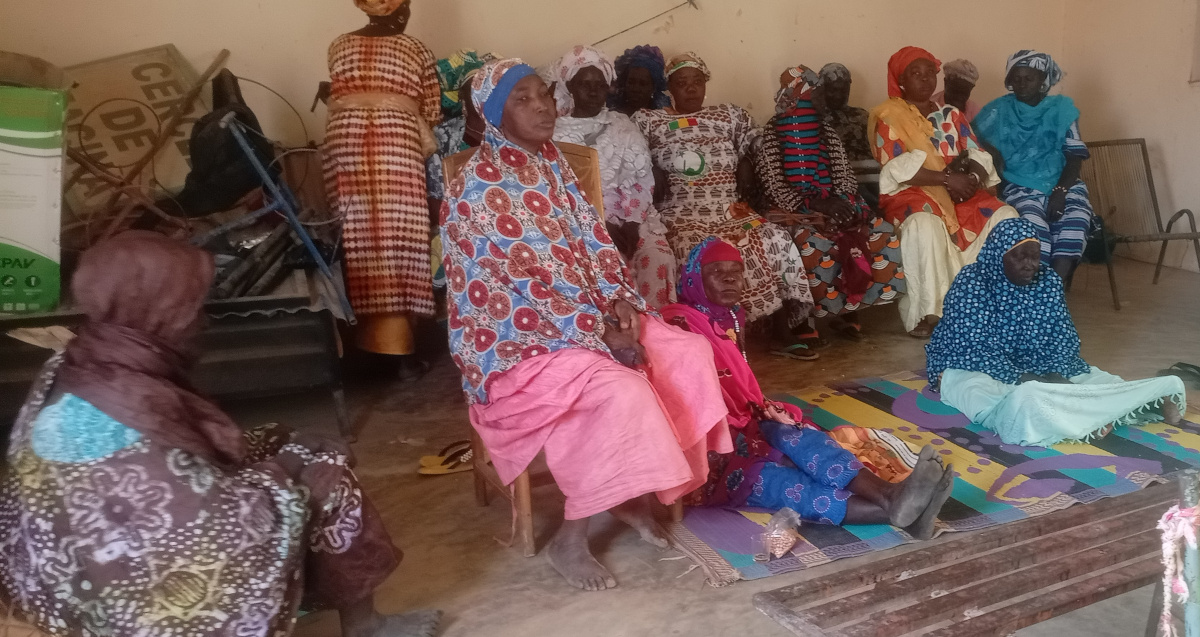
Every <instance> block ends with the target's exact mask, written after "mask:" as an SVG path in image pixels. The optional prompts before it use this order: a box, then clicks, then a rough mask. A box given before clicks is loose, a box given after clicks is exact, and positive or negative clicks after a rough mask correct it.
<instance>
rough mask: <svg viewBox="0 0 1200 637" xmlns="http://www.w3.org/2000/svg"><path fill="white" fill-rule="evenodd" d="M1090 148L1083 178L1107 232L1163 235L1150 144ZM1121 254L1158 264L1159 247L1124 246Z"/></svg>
mask: <svg viewBox="0 0 1200 637" xmlns="http://www.w3.org/2000/svg"><path fill="white" fill-rule="evenodd" d="M1087 147H1088V151H1090V152H1091V155H1092V156H1091V159H1089V160H1087V161H1085V162H1083V169H1082V170H1081V171H1080V177H1081V178H1082V179H1083V181H1084V183H1086V184H1087V187H1088V193H1089V194H1090V196H1091V201H1092V209H1093V210H1095V211H1096V214H1098V215H1100V216H1101V217H1102V218H1103V219H1104V223H1105V229H1106V230H1107V232H1108V233H1109V234H1111V235H1113V236H1116V237H1121V236H1133V235H1149V234H1156V233H1161V232H1162V231H1163V222H1162V217H1160V216H1159V210H1158V195H1157V193H1156V192H1155V190H1154V175H1153V174H1152V173H1151V169H1150V155H1149V153H1148V152H1147V151H1146V140H1145V139H1141V138H1138V139H1114V140H1109V141H1102V142H1088V144H1087ZM1118 253H1119V254H1121V255H1122V256H1127V257H1131V258H1134V259H1137V260H1139V261H1149V262H1154V261H1156V260H1157V258H1158V244H1151V243H1134V244H1121V245H1120V246H1119V249H1118Z"/></svg>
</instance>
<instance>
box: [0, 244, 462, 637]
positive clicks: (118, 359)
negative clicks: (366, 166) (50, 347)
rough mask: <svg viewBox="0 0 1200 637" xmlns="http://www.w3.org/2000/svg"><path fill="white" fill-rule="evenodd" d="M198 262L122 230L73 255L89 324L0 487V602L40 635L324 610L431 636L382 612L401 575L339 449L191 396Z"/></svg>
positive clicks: (160, 631)
mask: <svg viewBox="0 0 1200 637" xmlns="http://www.w3.org/2000/svg"><path fill="white" fill-rule="evenodd" d="M212 278H213V262H212V257H211V255H209V254H208V253H207V252H203V251H201V250H199V249H197V248H193V247H190V246H187V245H185V244H182V243H178V242H175V241H173V240H171V239H168V238H166V237H164V236H162V235H159V234H155V233H151V232H136V231H135V232H128V233H125V234H122V235H120V236H118V237H116V238H114V239H111V240H108V241H106V242H104V243H101V244H99V245H97V246H96V247H94V248H92V249H91V250H89V251H88V252H86V253H85V254H84V255H83V258H82V259H81V261H80V264H79V269H78V271H77V272H76V274H75V277H74V279H73V281H72V292H73V295H74V298H75V300H76V302H77V303H78V305H79V307H80V309H82V310H83V312H85V313H86V314H87V317H88V320H87V322H86V323H85V324H84V325H83V327H81V328H80V329H79V335H78V336H77V337H76V338H75V339H74V340H73V341H71V343H70V344H69V345H68V346H67V348H66V351H65V352H63V353H62V354H60V355H56V356H55V357H53V358H52V359H51V360H50V362H49V363H47V364H46V367H45V369H44V371H43V373H42V376H41V378H40V379H39V380H38V382H37V383H36V384H35V386H34V388H33V391H32V392H31V394H30V396H29V399H28V400H27V401H26V403H25V406H24V407H23V408H22V409H21V414H20V416H19V417H18V418H17V422H16V424H15V426H14V427H13V431H12V439H11V441H10V443H9V450H8V466H7V471H6V473H5V475H4V477H3V479H2V480H0V592H2V593H3V595H4V597H5V601H7V602H9V603H11V604H12V605H13V606H15V607H16V608H17V609H19V610H20V611H21V612H22V613H23V614H24V616H25V617H26V618H27V619H28V620H30V621H31V622H34V623H36V624H37V625H38V626H39V627H40V628H41V629H42V630H45V631H47V632H49V633H51V634H53V635H110V636H113V637H133V636H134V635H164V636H165V635H179V636H184V635H261V636H263V637H266V636H275V635H286V634H288V633H289V632H291V627H292V622H293V621H294V620H295V616H296V610H297V608H298V607H299V606H300V605H301V602H303V605H304V607H306V608H313V609H318V608H336V609H337V610H338V611H339V612H340V614H341V622H342V634H343V635H347V636H352V637H374V636H375V635H405V636H411V637H423V636H429V635H432V634H434V632H435V631H436V629H437V623H438V620H439V619H440V613H436V612H420V613H411V614H408V615H392V616H383V615H379V614H378V613H376V612H375V608H374V600H373V591H374V590H375V588H376V587H377V586H378V585H379V584H381V583H383V581H384V580H385V579H387V577H388V575H389V574H391V572H392V571H393V570H394V569H395V568H396V565H397V564H398V563H399V559H400V551H398V550H397V549H396V548H395V547H393V546H392V543H391V540H390V538H389V537H388V534H387V531H386V530H385V529H384V528H383V522H382V520H381V519H380V518H379V514H378V513H376V511H375V508H374V507H373V506H371V503H370V501H369V500H367V499H366V497H365V496H364V494H363V492H362V490H361V489H360V488H359V486H358V481H357V480H356V479H355V477H354V474H353V473H352V472H351V471H350V468H349V466H348V459H347V455H348V451H346V450H345V448H344V447H343V446H342V445H341V444H340V443H338V442H334V441H326V440H323V439H321V438H318V437H314V436H305V435H303V434H295V433H292V432H289V431H288V430H286V429H284V428H282V427H279V426H269V427H264V428H259V429H255V430H253V431H250V432H248V433H245V434H243V432H242V431H241V429H240V428H239V427H238V425H237V424H235V423H234V422H233V421H232V420H231V419H230V418H229V417H228V416H227V415H225V414H224V413H223V412H222V411H221V410H220V408H218V407H217V406H216V405H215V404H213V403H211V402H209V401H208V400H206V399H204V398H202V397H201V396H199V395H197V394H196V393H195V391H194V390H193V389H192V388H191V387H190V385H189V384H188V382H187V380H186V375H187V371H188V367H190V365H191V363H192V362H193V361H194V360H195V355H196V351H195V349H194V348H193V344H194V342H195V340H196V337H197V336H198V335H199V333H200V330H201V328H202V327H203V325H204V314H203V310H202V308H203V305H204V300H205V298H206V297H207V296H208V290H209V287H210V285H211V283H212Z"/></svg>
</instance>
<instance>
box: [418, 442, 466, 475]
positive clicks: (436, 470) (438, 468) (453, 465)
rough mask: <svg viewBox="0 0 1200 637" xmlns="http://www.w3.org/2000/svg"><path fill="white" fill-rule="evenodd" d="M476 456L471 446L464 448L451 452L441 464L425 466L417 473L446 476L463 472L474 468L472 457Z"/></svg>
mask: <svg viewBox="0 0 1200 637" xmlns="http://www.w3.org/2000/svg"><path fill="white" fill-rule="evenodd" d="M474 457H475V452H474V450H472V449H471V448H470V447H467V448H466V449H462V450H460V451H457V452H455V453H452V454H450V455H449V456H447V457H446V459H445V460H443V461H442V462H441V463H440V464H436V465H433V466H432V467H430V466H423V467H421V468H420V469H417V473H419V474H421V475H423V476H444V475H449V474H451V473H463V472H465V471H470V470H471V469H473V468H474V466H473V465H472V464H471V459H472V458H474Z"/></svg>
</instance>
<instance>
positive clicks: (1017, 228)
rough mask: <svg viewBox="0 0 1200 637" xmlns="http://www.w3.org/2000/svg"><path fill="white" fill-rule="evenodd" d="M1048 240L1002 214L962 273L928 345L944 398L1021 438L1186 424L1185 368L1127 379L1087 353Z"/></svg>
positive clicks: (1084, 436) (1030, 441)
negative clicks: (1043, 254) (1049, 260)
mask: <svg viewBox="0 0 1200 637" xmlns="http://www.w3.org/2000/svg"><path fill="white" fill-rule="evenodd" d="M1039 243H1040V242H1039V240H1038V231H1037V228H1036V227H1035V226H1034V225H1033V224H1032V223H1030V222H1029V221H1027V220H1025V219H1006V220H1004V221H1001V222H1000V223H999V224H997V225H996V227H995V229H994V230H992V233H991V234H990V235H988V238H987V243H985V244H984V246H983V249H982V250H980V252H979V259H978V260H977V261H976V262H975V263H973V264H971V265H968V266H966V267H965V268H963V269H962V271H961V272H959V274H958V277H957V278H955V279H954V285H952V286H951V287H950V292H949V293H948V294H947V295H946V300H945V314H944V315H943V316H942V320H941V322H940V323H938V326H937V328H936V329H935V330H934V332H933V338H932V339H931V340H930V342H929V345H927V346H926V348H925V353H926V356H927V358H928V360H927V362H928V368H929V383H930V385H931V386H932V387H933V389H935V390H936V389H939V388H940V390H941V394H942V402H944V403H946V404H948V405H950V406H951V407H954V408H955V409H958V410H959V411H961V412H963V413H964V414H966V416H967V417H968V418H970V419H971V420H972V421H973V422H976V423H978V424H980V425H982V426H984V427H986V428H988V429H991V430H992V431H995V432H996V433H997V434H999V436H1000V438H1001V439H1002V440H1003V441H1004V442H1006V443H1009V444H1015V445H1033V446H1049V445H1054V444H1057V443H1060V442H1073V441H1085V440H1088V439H1090V438H1094V437H1100V436H1104V435H1107V434H1108V433H1109V432H1111V431H1112V430H1113V428H1114V427H1116V426H1120V425H1136V424H1141V423H1146V422H1158V421H1160V420H1165V421H1166V422H1167V423H1169V424H1175V423H1178V422H1179V420H1180V418H1181V415H1182V414H1183V412H1184V410H1185V409H1186V402H1185V401H1186V398H1185V392H1184V386H1183V381H1182V380H1180V379H1179V378H1178V377H1176V376H1164V377H1160V378H1148V379H1145V380H1137V381H1129V382H1126V381H1124V380H1122V379H1121V378H1120V377H1117V376H1114V375H1112V374H1109V373H1107V372H1103V371H1101V370H1099V369H1097V368H1095V367H1091V366H1089V365H1088V364H1087V363H1085V362H1084V361H1083V359H1082V358H1080V356H1079V334H1078V333H1077V332H1076V331H1075V323H1074V322H1073V321H1072V320H1071V314H1070V312H1069V311H1068V310H1067V304H1066V299H1065V297H1064V294H1063V285H1062V279H1060V278H1059V276H1058V274H1056V273H1055V272H1054V270H1052V269H1050V268H1049V267H1047V266H1046V265H1045V263H1042V262H1041V260H1040V249H1039V247H1040V246H1039Z"/></svg>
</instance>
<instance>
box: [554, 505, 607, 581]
mask: <svg viewBox="0 0 1200 637" xmlns="http://www.w3.org/2000/svg"><path fill="white" fill-rule="evenodd" d="M579 522H580V521H579V520H567V521H565V522H563V526H562V528H560V529H559V530H558V533H555V534H554V539H552V540H550V544H549V546H547V547H546V555H547V556H549V558H550V565H551V566H553V567H554V570H556V571H558V574H559V575H562V576H563V579H565V580H567V583H568V584H570V585H571V586H574V587H575V588H579V589H582V590H585V591H602V590H605V589H609V588H616V586H617V580H616V579H615V578H613V576H612V573H609V572H608V569H606V568H604V567H603V566H601V565H600V562H597V561H596V558H594V557H592V552H591V550H590V549H589V548H588V538H587V525H586V520H584V521H583V522H584V525H583V532H582V533H579V531H578V528H572V527H573V526H576V525H578V523H579Z"/></svg>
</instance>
